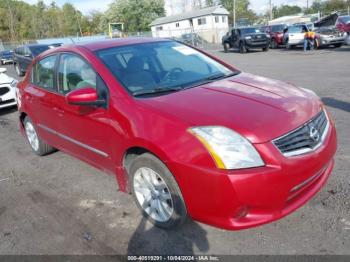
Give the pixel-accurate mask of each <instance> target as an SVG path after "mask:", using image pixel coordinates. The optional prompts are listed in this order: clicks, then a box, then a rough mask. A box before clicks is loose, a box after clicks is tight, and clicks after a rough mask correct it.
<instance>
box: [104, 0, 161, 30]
mask: <svg viewBox="0 0 350 262" xmlns="http://www.w3.org/2000/svg"><path fill="white" fill-rule="evenodd" d="M105 15H106V17H107V19H104V23H106V22H107V23H117V22H118V23H119V22H121V23H124V29H125V30H126V31H129V32H141V31H149V30H150V27H149V24H150V23H151V22H152V21H153V20H154V19H156V18H158V17H161V16H165V9H164V1H163V0H118V1H115V2H113V3H111V4H110V6H109V10H108V11H107V12H106V14H105ZM106 26H107V25H106V24H105V25H104V28H106Z"/></svg>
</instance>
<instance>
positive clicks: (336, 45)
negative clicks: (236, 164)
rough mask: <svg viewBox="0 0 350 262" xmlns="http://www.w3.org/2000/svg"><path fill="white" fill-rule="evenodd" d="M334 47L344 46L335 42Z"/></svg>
mask: <svg viewBox="0 0 350 262" xmlns="http://www.w3.org/2000/svg"><path fill="white" fill-rule="evenodd" d="M334 47H335V48H340V47H342V44H335V45H334Z"/></svg>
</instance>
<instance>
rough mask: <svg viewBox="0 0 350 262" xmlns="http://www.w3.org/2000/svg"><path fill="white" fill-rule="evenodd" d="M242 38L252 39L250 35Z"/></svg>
mask: <svg viewBox="0 0 350 262" xmlns="http://www.w3.org/2000/svg"><path fill="white" fill-rule="evenodd" d="M244 38H245V39H247V40H249V39H252V37H251V36H245V37H244Z"/></svg>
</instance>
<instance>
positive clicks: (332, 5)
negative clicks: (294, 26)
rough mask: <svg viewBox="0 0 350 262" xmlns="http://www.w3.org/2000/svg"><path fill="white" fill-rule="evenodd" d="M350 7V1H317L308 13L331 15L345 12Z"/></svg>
mask: <svg viewBox="0 0 350 262" xmlns="http://www.w3.org/2000/svg"><path fill="white" fill-rule="evenodd" d="M349 6H350V0H327V1H321V0H315V1H314V2H313V3H312V5H311V7H310V8H309V10H306V11H307V13H317V12H321V13H322V14H330V13H332V12H334V11H344V10H347V8H348V7H349Z"/></svg>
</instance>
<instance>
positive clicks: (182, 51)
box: [96, 41, 238, 95]
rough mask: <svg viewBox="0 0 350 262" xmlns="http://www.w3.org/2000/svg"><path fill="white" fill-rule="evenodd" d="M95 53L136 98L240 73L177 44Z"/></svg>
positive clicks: (126, 47) (149, 45) (162, 42)
mask: <svg viewBox="0 0 350 262" xmlns="http://www.w3.org/2000/svg"><path fill="white" fill-rule="evenodd" d="M96 53H97V56H98V57H99V58H100V59H101V60H102V61H103V62H104V64H105V65H106V66H107V67H108V68H109V70H110V71H111V72H112V73H113V75H114V76H115V77H116V78H117V79H118V80H119V81H120V82H121V83H122V84H123V85H124V87H125V88H127V90H128V91H129V92H130V93H131V94H133V95H142V94H146V93H147V94H150V93H153V94H156V93H161V92H162V93H166V92H167V91H169V92H172V91H179V90H181V89H186V88H190V87H194V86H196V85H200V84H203V83H205V82H207V81H214V80H216V79H220V78H224V77H228V76H230V75H233V74H236V73H238V72H232V70H230V69H229V68H227V67H225V66H224V65H222V64H220V63H218V62H216V61H215V60H213V59H211V58H210V57H208V56H206V55H204V54H203V53H201V52H199V51H197V50H195V49H193V48H190V47H188V46H185V45H182V44H180V43H178V42H174V41H160V42H152V43H142V44H134V45H129V46H120V47H112V48H108V49H103V50H99V51H97V52H96Z"/></svg>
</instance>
